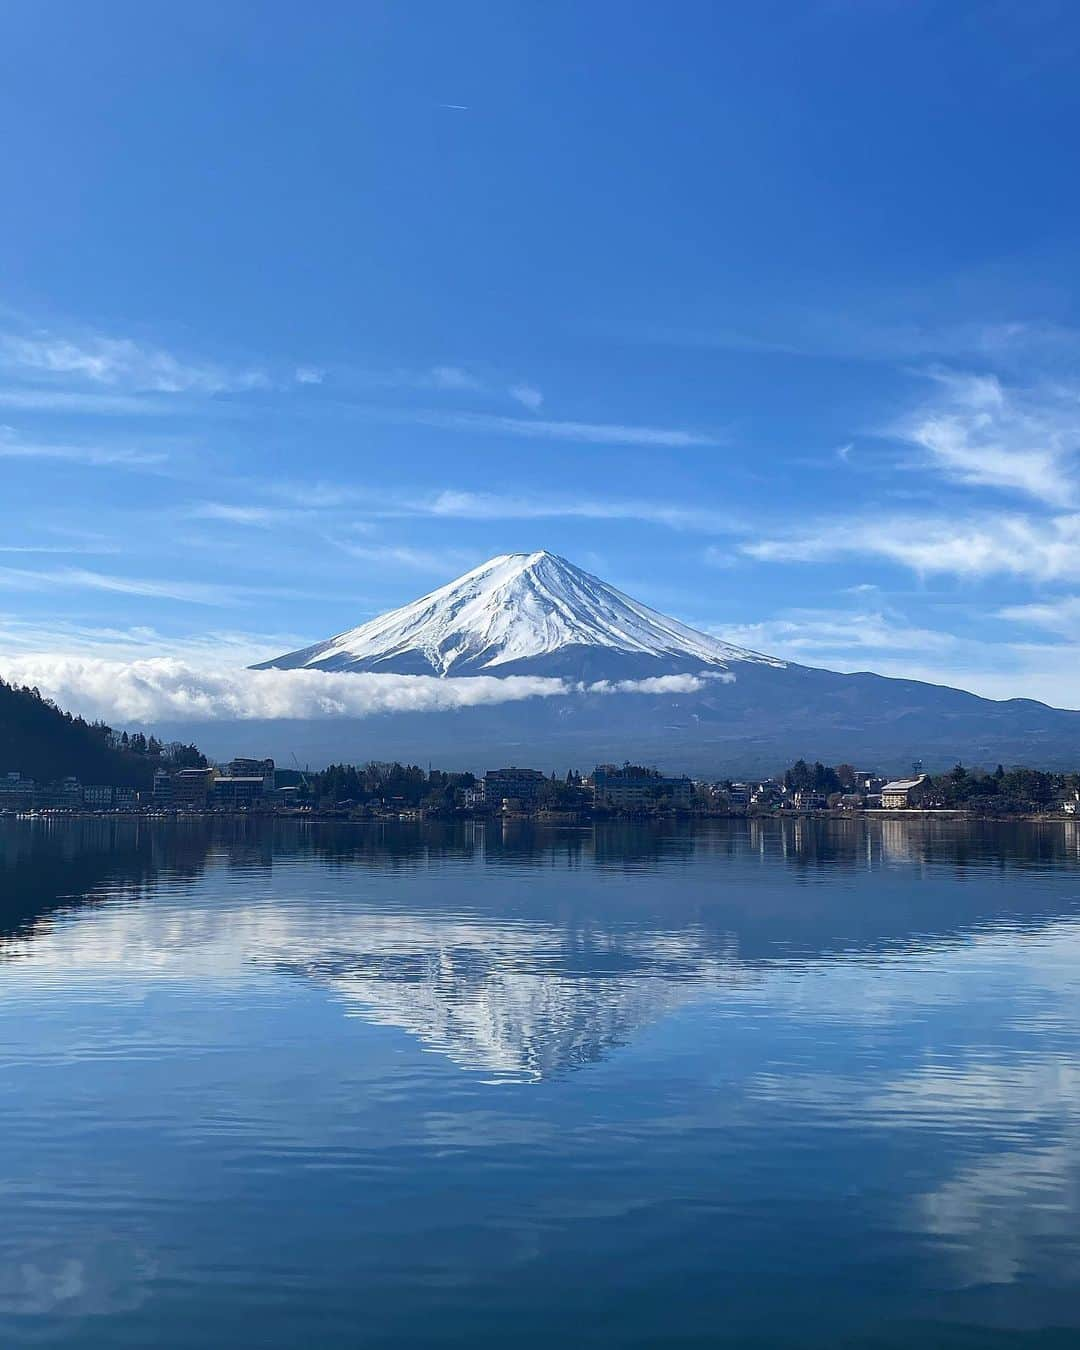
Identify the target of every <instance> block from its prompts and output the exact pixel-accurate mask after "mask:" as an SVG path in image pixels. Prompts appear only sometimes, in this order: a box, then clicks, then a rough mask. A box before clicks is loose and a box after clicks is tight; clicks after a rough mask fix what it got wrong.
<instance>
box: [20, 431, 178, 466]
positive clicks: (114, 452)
mask: <svg viewBox="0 0 1080 1350" xmlns="http://www.w3.org/2000/svg"><path fill="white" fill-rule="evenodd" d="M166 458H167V456H166V455H165V454H164V453H163V452H162V451H156V450H133V449H130V448H127V447H122V446H106V445H57V444H48V443H42V442H37V441H27V440H23V439H22V438H21V437H19V436H18V434H17V433H16V432H15V430H14V428H12V427H0V459H44V460H61V461H63V462H65V463H68V464H87V465H90V466H92V467H95V468H128V469H145V468H150V467H152V466H153V465H156V464H161V463H163V462H164V460H165V459H166Z"/></svg>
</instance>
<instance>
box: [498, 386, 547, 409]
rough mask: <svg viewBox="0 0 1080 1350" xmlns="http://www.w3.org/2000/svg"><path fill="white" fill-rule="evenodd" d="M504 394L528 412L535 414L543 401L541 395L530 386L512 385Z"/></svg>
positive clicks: (534, 387)
mask: <svg viewBox="0 0 1080 1350" xmlns="http://www.w3.org/2000/svg"><path fill="white" fill-rule="evenodd" d="M506 392H507V393H508V394H509V395H510V397H511V398H512V399H516V400H517V402H518V403H520V404H521V405H522V407H523V408H528V409H529V411H530V412H535V411H536V410H537V408H539V407H540V405H541V404H542V403H543V401H544V396H543V394H542V393H541V392H540V390H539V389H537V388H536V386H535V385H532V384H524V383H521V384H512V385H511V386H510V388H509V389H508V390H507V391H506Z"/></svg>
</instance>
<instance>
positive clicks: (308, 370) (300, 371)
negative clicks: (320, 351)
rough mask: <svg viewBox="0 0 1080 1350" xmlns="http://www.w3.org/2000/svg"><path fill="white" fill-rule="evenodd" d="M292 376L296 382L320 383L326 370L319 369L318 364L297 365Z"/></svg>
mask: <svg viewBox="0 0 1080 1350" xmlns="http://www.w3.org/2000/svg"><path fill="white" fill-rule="evenodd" d="M293 378H294V379H295V380H296V383H297V384H322V382H323V380H325V379H326V371H325V370H320V369H319V367H318V366H297V367H296V372H295V374H294V376H293Z"/></svg>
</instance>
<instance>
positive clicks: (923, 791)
mask: <svg viewBox="0 0 1080 1350" xmlns="http://www.w3.org/2000/svg"><path fill="white" fill-rule="evenodd" d="M784 786H785V787H786V788H787V789H788V791H789V792H800V791H802V792H814V793H817V794H819V795H821V796H823V797H825V798H826V799H828V798H829V797H831V796H833V795H834V794H836V793H841V792H853V791H855V790H856V789H857V783H856V774H855V770H854V769H853V768H852V766H851V765H850V764H838V765H836V766H835V767H834V766H832V765H829V764H822V763H820V762H819V763H816V764H812V765H811V764H808V763H807V762H806V760H804V759H800V760H797V761H796V762H795V763H794V764H793V765H792V766H791V768H790V769H788V770H787V771H786V773H785V774H784ZM1078 789H1080V774H1077V773H1052V772H1045V771H1043V770H1041V769H1028V768H1022V767H1020V768H1012V769H1006V768H1004V766H1003V765H1001V764H999V765H998V766H997V768H996V769H994V770H993V771H992V772H987V771H986V770H984V769H968V768H965V766H964V765H963V764H957V765H956V766H955V768H952V769H950V770H949V771H948V772H947V773H940V774H931V775H928V776H927V779H926V782H925V783H924V784H923V785H922V786H921V787H920V788H919V789H918V791H917V792H916V793H915V794H913V796H912V799H911V800H912V804H913V805H920V806H937V807H952V808H956V809H967V810H972V811H985V812H988V813H999V814H1007V813H1010V812H1012V813H1017V814H1021V813H1024V812H1035V811H1045V810H1047V809H1048V808H1052V807H1053V806H1054V804H1055V803H1056V802H1059V801H1061V800H1062V798H1064V797H1067V796H1070V795H1071V794H1073V793H1075V792H1076V791H1077V790H1078Z"/></svg>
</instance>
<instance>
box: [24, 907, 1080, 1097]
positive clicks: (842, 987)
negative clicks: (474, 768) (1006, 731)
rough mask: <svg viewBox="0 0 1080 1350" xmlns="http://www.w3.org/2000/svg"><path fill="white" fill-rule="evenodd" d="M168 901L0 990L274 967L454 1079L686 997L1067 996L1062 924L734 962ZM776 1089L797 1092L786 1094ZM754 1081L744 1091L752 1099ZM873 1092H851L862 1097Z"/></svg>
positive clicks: (56, 937)
mask: <svg viewBox="0 0 1080 1350" xmlns="http://www.w3.org/2000/svg"><path fill="white" fill-rule="evenodd" d="M181 895H182V898H183V903H177V902H176V900H175V899H174V898H173V897H171V896H167V895H166V894H165V893H164V892H162V893H160V894H159V896H158V898H157V900H156V901H155V903H153V904H137V905H115V906H113V905H108V906H104V907H101V908H96V909H91V910H83V911H77V912H74V913H70V914H67V915H65V916H62V917H61V918H60V919H58V920H56V921H53V922H51V923H48V924H44V925H42V926H41V927H39V928H38V929H37V930H36V931H35V932H34V933H33V934H31V935H30V936H26V937H19V938H12V939H9V940H8V941H7V942H6V943H5V944H3V948H2V950H3V952H4V954H5V955H6V957H7V958H8V962H7V964H6V967H5V976H6V980H5V982H6V986H7V988H6V997H7V998H8V999H12V998H17V997H18V996H19V994H20V990H22V991H24V992H25V995H26V996H27V997H28V998H36V997H39V996H40V993H41V990H42V986H43V985H45V986H49V985H55V987H56V988H57V989H60V988H63V989H67V990H70V989H71V988H72V986H73V985H75V984H78V983H79V982H81V981H94V980H102V979H106V980H115V981H116V982H117V986H118V989H117V996H118V997H131V998H134V997H138V987H137V986H138V983H139V982H140V981H141V982H143V983H153V982H155V981H158V980H181V981H190V982H193V983H198V984H200V985H202V986H205V985H206V983H207V982H208V981H210V982H216V983H219V984H221V985H222V986H233V985H235V984H236V983H237V982H244V981H248V980H251V979H258V978H259V977H260V975H261V974H265V973H267V972H271V973H272V972H275V971H276V972H284V973H286V974H288V975H292V976H297V977H302V978H304V979H306V980H313V981H317V982H321V983H323V984H324V985H325V986H326V987H327V988H328V989H331V990H332V991H333V992H334V994H335V995H336V996H337V997H339V998H340V999H341V1000H342V1001H343V1003H344V1004H345V1006H346V1007H347V1008H348V1010H349V1011H351V1012H354V1013H356V1014H357V1015H359V1016H362V1017H364V1018H365V1019H366V1020H368V1021H370V1022H373V1023H377V1024H381V1025H387V1026H396V1027H400V1028H402V1029H404V1030H406V1031H407V1032H409V1033H410V1034H411V1035H413V1036H415V1037H416V1038H417V1039H418V1040H419V1041H420V1042H421V1043H422V1044H424V1045H425V1046H426V1047H427V1048H430V1049H434V1050H436V1051H438V1052H440V1053H442V1054H445V1055H447V1056H448V1057H449V1058H451V1059H452V1060H453V1061H454V1062H455V1063H457V1064H459V1065H461V1066H462V1067H468V1068H472V1069H480V1070H488V1071H492V1072H495V1073H497V1074H500V1075H516V1076H521V1077H523V1078H541V1077H544V1076H547V1075H549V1074H550V1073H552V1072H554V1071H557V1070H559V1069H562V1068H567V1067H570V1066H573V1065H581V1064H587V1063H590V1062H593V1061H595V1060H597V1059H599V1058H601V1057H602V1056H603V1055H604V1054H605V1053H606V1052H607V1051H608V1050H610V1049H611V1048H613V1047H615V1046H618V1045H623V1044H626V1043H627V1042H628V1041H630V1040H631V1039H632V1038H633V1036H634V1035H635V1034H636V1033H638V1032H639V1031H640V1030H641V1029H643V1028H644V1027H646V1026H648V1025H649V1024H651V1023H653V1022H655V1021H657V1020H659V1019H660V1018H662V1017H665V1016H667V1015H669V1014H671V1013H672V1012H674V1011H676V1010H677V1009H679V1008H681V1007H683V1006H685V1005H686V1004H687V1003H688V1002H690V1001H712V1002H723V1003H731V1004H734V1005H737V1006H739V1007H742V1008H744V1009H746V1008H748V1007H749V1006H750V1005H758V1006H761V1007H767V1008H768V1010H769V1012H770V1015H771V1016H774V1017H781V1018H786V1019H794V1020H795V1021H796V1022H798V1023H800V1024H806V1023H810V1024H831V1025H836V1026H840V1027H846V1026H851V1027H860V1028H865V1029H872V1028H875V1027H881V1028H884V1027H889V1026H893V1025H896V1024H897V1023H900V1022H903V1021H904V1020H910V1019H911V1018H914V1017H920V1016H932V1015H934V1014H935V1013H936V1012H938V1011H941V1010H945V1009H949V1008H952V1009H957V1008H959V1007H961V1006H962V1005H964V1004H965V1002H967V1001H969V1000H971V999H973V998H986V997H987V995H988V992H989V993H991V994H992V993H993V991H994V990H997V989H1000V991H1001V997H1002V1006H1005V1003H1006V1000H1007V1001H1008V1007H1009V1009H1010V1015H1011V1016H1012V1017H1013V1018H1014V1019H1016V1020H1017V1023H1018V1026H1019V1027H1020V1029H1021V1031H1023V1030H1024V1029H1025V1028H1027V1027H1029V1026H1035V1025H1039V1026H1041V1027H1043V1028H1044V1029H1049V1028H1052V1027H1054V1026H1058V1027H1060V1026H1063V1025H1069V1024H1070V1022H1071V1019H1072V1018H1073V1014H1074V1010H1075V1008H1076V1004H1077V985H1076V980H1075V975H1074V972H1075V971H1076V969H1077V968H1078V965H1080V961H1078V958H1080V923H1077V922H1076V921H1073V920H1070V921H1059V922H1058V923H1057V924H1055V925H1053V926H1051V927H1049V928H1045V929H1042V930H1040V931H1039V932H1038V933H1036V934H1028V933H1022V932H1017V931H1015V930H1013V929H1004V930H998V929H989V930H986V931H984V932H979V933H976V934H974V935H971V936H969V937H967V938H966V939H964V940H962V941H956V940H953V941H944V940H939V941H937V942H936V943H929V942H925V941H924V942H923V943H921V944H919V945H916V944H915V943H913V945H912V948H911V949H910V950H908V951H895V950H894V951H888V952H879V951H862V952H858V951H848V952H844V953H838V954H836V955H825V956H819V957H816V958H811V957H808V956H807V957H798V956H792V957H786V958H785V957H782V956H781V957H777V958H774V959H772V960H769V961H762V960H754V961H747V960H743V959H741V957H740V954H739V939H738V936H737V935H736V934H734V933H731V932H725V931H711V930H709V929H706V928H704V927H702V926H700V925H699V924H696V923H692V922H687V923H686V924H685V925H684V926H683V927H681V928H680V927H675V926H672V927H668V928H659V927H656V926H646V925H645V924H644V923H639V924H638V925H636V926H633V927H630V926H625V925H623V926H619V925H616V924H613V923H610V922H609V923H607V924H606V925H605V924H604V923H602V922H601V921H600V920H598V919H596V918H593V919H591V920H590V921H589V923H588V924H587V925H577V926H575V925H571V924H565V925H562V924H559V923H557V922H554V921H552V920H550V919H547V920H539V919H528V918H507V917H503V916H493V915H485V914H480V913H454V912H443V911H439V910H438V909H431V910H420V911H414V912H406V911H402V910H394V909H389V908H383V909H376V908H373V907H364V906H361V905H359V904H352V905H349V904H343V903H341V901H340V899H338V898H336V897H334V896H333V895H324V896H319V897H318V898H316V899H308V898H307V897H306V896H305V897H304V898H301V899H297V898H295V896H294V897H281V898H277V899H273V900H272V901H268V902H266V903H252V902H250V900H249V899H248V896H247V895H245V894H243V892H241V893H240V894H238V895H237V896H236V898H235V900H234V901H233V903H231V904H223V903H221V902H220V900H219V901H218V902H216V903H212V904H206V903H197V902H196V901H195V900H194V899H193V897H192V895H191V892H190V891H189V890H184V891H183V892H181ZM166 900H168V901H169V903H166ZM674 922H675V921H674V920H673V924H674ZM783 1081H784V1087H785V1091H786V1092H787V1093H788V1094H789V1095H791V1096H793V1097H794V1098H799V1099H801V1098H800V1092H801V1089H800V1084H799V1083H798V1082H797V1081H796V1080H793V1079H791V1078H787V1077H785V1079H784V1080H783ZM765 1086H766V1083H765V1081H764V1080H761V1081H759V1082H758V1083H757V1085H756V1088H755V1090H756V1091H761V1090H764V1088H765ZM805 1086H806V1085H803V1088H805ZM871 1086H872V1084H871V1083H870V1082H867V1081H866V1080H865V1079H864V1080H861V1088H862V1095H863V1096H864V1097H865V1095H866V1093H867V1090H868V1089H869V1088H870V1087H871ZM817 1090H818V1092H819V1093H820V1092H823V1091H825V1090H826V1086H825V1085H824V1084H822V1083H820V1082H819V1084H818V1089H817ZM938 1090H939V1091H944V1090H945V1088H944V1086H943V1085H942V1084H940V1083H939V1085H938ZM893 1091H894V1093H895V1094H900V1093H901V1092H902V1091H907V1092H908V1093H909V1097H908V1098H907V1099H905V1100H903V1101H901V1100H900V1099H899V1096H898V1097H897V1100H896V1109H895V1111H893V1112H889V1113H888V1114H889V1115H899V1114H902V1113H903V1112H904V1111H907V1112H909V1113H911V1114H912V1115H915V1114H917V1111H918V1107H919V1103H918V1102H917V1101H915V1100H914V1099H913V1098H912V1097H911V1096H910V1091H911V1090H910V1088H906V1087H903V1086H902V1085H899V1084H898V1085H895V1086H894V1089H893ZM846 1101H847V1098H846V1097H843V1096H842V1097H841V1101H840V1103H838V1105H842V1104H843V1103H844V1102H846ZM848 1104H850V1103H848ZM860 1109H862V1110H864V1111H865V1110H866V1105H865V1101H864V1103H863V1105H862V1107H861V1108H860ZM877 1109H878V1111H879V1113H880V1112H882V1111H883V1107H881V1105H880V1103H879V1105H878V1108H877ZM871 1114H873V1112H871Z"/></svg>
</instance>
